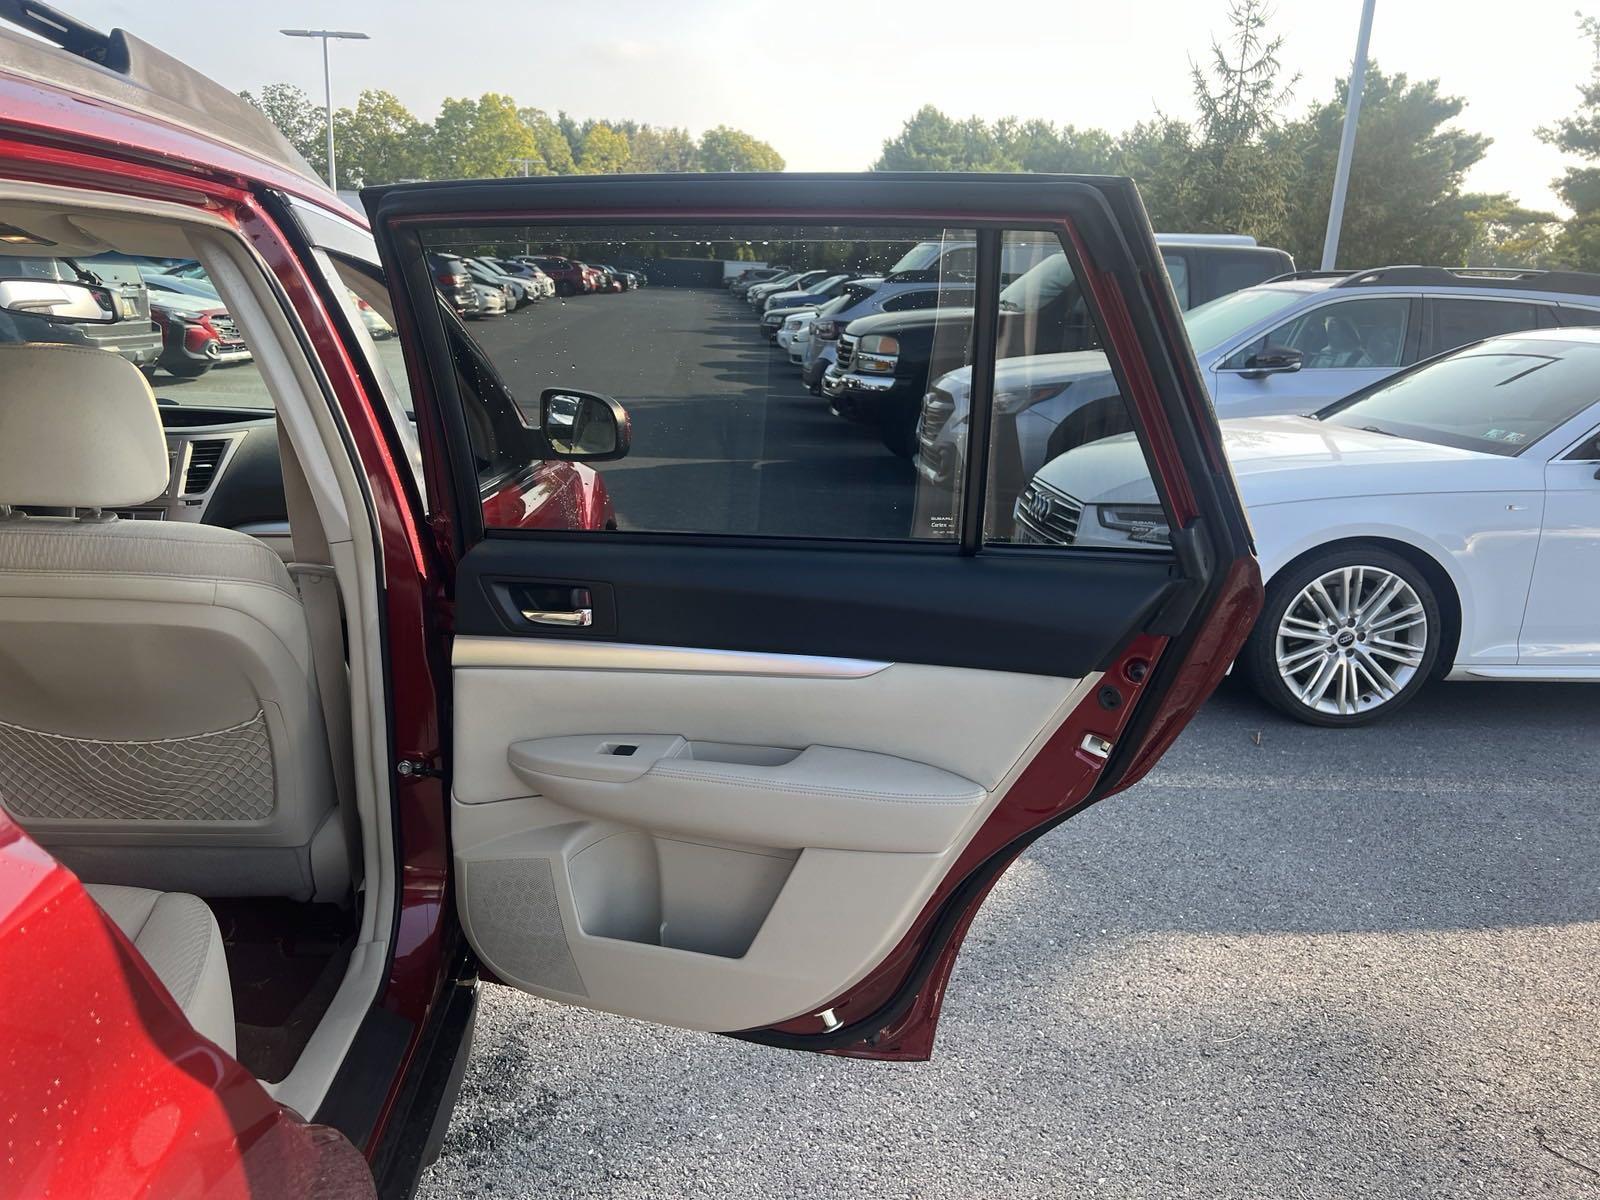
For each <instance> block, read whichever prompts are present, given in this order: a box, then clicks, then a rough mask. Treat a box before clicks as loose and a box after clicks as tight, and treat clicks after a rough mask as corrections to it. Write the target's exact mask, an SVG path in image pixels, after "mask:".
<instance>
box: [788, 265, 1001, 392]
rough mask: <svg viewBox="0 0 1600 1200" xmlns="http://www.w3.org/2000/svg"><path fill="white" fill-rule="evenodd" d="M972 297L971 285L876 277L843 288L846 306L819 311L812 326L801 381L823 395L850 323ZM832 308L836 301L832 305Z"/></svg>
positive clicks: (811, 389)
mask: <svg viewBox="0 0 1600 1200" xmlns="http://www.w3.org/2000/svg"><path fill="white" fill-rule="evenodd" d="M971 295H972V285H971V284H970V283H947V284H936V283H917V282H914V281H907V280H897V281H895V282H892V283H891V282H889V281H888V280H886V279H882V278H879V277H877V276H870V277H868V278H866V279H860V280H857V281H855V282H854V283H850V284H847V285H846V286H845V291H844V296H843V297H841V299H843V300H844V301H845V303H843V304H841V305H839V306H838V307H834V304H829V305H827V306H825V307H826V308H827V309H828V310H829V311H826V312H824V311H819V312H818V313H817V320H816V321H815V322H814V323H813V324H812V327H811V336H810V339H809V341H808V343H807V346H806V356H805V358H804V360H803V361H802V362H801V363H800V377H801V379H802V381H803V382H804V383H805V385H806V387H807V388H808V389H810V391H811V392H812V394H813V395H817V396H820V395H822V377H823V375H825V374H826V373H827V370H828V368H829V367H831V366H833V365H834V364H835V363H837V362H838V361H839V339H840V337H842V336H843V334H844V331H845V329H846V328H847V327H848V326H849V324H850V322H851V321H854V320H858V319H859V318H861V317H870V316H875V315H876V314H878V313H885V312H916V311H920V310H922V309H925V308H934V307H936V306H937V305H939V304H940V303H950V302H955V303H958V304H959V303H961V302H962V301H963V300H965V299H966V298H967V297H970V296H971ZM834 303H835V304H836V303H837V301H835V302H834Z"/></svg>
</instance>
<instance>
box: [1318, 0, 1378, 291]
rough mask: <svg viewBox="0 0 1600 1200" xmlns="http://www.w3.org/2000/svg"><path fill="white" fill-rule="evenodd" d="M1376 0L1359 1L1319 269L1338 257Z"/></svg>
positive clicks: (1328, 267)
mask: <svg viewBox="0 0 1600 1200" xmlns="http://www.w3.org/2000/svg"><path fill="white" fill-rule="evenodd" d="M1377 3H1378V0H1362V5H1361V26H1360V28H1359V29H1358V30H1357V32H1356V59H1355V64H1354V65H1353V66H1352V67H1351V68H1350V88H1349V90H1348V91H1347V92H1346V93H1345V105H1344V132H1343V133H1342V134H1340V136H1339V160H1338V162H1337V163H1335V164H1334V168H1333V199H1332V200H1331V201H1330V202H1329V204H1328V232H1327V233H1326V234H1325V235H1323V238H1322V269H1323V270H1324V271H1331V270H1333V265H1334V262H1335V261H1336V260H1337V259H1338V257H1339V231H1340V229H1341V227H1342V226H1343V225H1344V198H1345V194H1346V193H1347V192H1348V191H1349V189H1350V160H1351V159H1352V158H1354V157H1355V153H1356V122H1357V121H1358V120H1360V118H1361V89H1362V87H1363V86H1364V85H1365V84H1366V81H1367V43H1368V42H1369V41H1371V40H1372V10H1373V8H1375V7H1376V6H1377Z"/></svg>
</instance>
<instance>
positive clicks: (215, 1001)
mask: <svg viewBox="0 0 1600 1200" xmlns="http://www.w3.org/2000/svg"><path fill="white" fill-rule="evenodd" d="M84 890H85V891H86V892H88V893H89V895H90V896H91V897H92V898H93V900H94V902H95V903H96V904H98V905H99V906H100V908H101V909H102V910H103V911H104V912H105V914H106V916H108V917H110V918H111V920H112V921H113V923H115V925H116V926H117V928H118V929H120V930H122V932H123V934H124V935H125V936H126V937H127V939H128V940H129V941H130V942H132V943H133V948H134V949H135V950H137V951H138V952H139V953H140V954H141V955H142V956H143V957H144V960H145V962H147V963H148V964H150V969H151V970H152V971H154V972H155V975H156V978H157V979H159V980H161V982H162V983H164V984H165V985H166V987H167V991H169V992H171V993H172V998H173V999H174V1000H176V1001H177V1002H178V1007H179V1008H181V1009H182V1010H183V1015H184V1016H186V1017H188V1018H189V1024H191V1025H193V1026H194V1027H195V1029H196V1030H198V1031H199V1032H200V1033H201V1034H203V1035H204V1036H206V1037H208V1038H210V1039H211V1040H212V1041H213V1042H215V1043H216V1044H217V1045H218V1046H220V1047H221V1048H222V1049H224V1050H226V1051H227V1052H228V1053H229V1054H232V1053H234V1049H235V1047H234V1025H233V991H232V988H231V985H230V983H229V979H228V960H227V957H226V955H225V953H224V951H223V948H222V932H221V930H219V929H218V928H217V919H216V917H214V916H212V915H211V910H210V909H209V908H207V907H206V905H205V901H203V900H201V899H199V898H198V897H195V896H185V895H183V894H182V893H180V892H152V891H150V890H149V889H147V888H130V887H117V886H115V885H114V884H102V883H88V884H85V885H84Z"/></svg>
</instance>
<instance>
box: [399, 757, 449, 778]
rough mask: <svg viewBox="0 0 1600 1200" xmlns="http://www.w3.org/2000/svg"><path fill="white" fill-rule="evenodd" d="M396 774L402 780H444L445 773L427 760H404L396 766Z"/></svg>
mask: <svg viewBox="0 0 1600 1200" xmlns="http://www.w3.org/2000/svg"><path fill="white" fill-rule="evenodd" d="M394 773H395V774H396V775H398V776H400V778H402V779H443V778H444V772H443V771H442V770H441V769H440V768H438V767H436V766H433V765H432V764H431V763H429V762H428V761H427V760H425V759H421V758H402V759H401V760H400V761H399V762H397V763H395V764H394Z"/></svg>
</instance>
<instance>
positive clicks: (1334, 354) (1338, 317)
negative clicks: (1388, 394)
mask: <svg viewBox="0 0 1600 1200" xmlns="http://www.w3.org/2000/svg"><path fill="white" fill-rule="evenodd" d="M1410 319H1411V301H1410V300H1408V299H1406V298H1405V297H1404V296H1372V297H1368V298H1366V299H1360V300H1341V301H1338V302H1337V303H1333V304H1323V305H1319V306H1318V307H1316V308H1313V309H1311V310H1310V311H1309V312H1307V313H1304V314H1302V315H1301V316H1299V317H1296V318H1295V319H1294V320H1292V321H1290V322H1288V323H1287V324H1285V325H1280V326H1279V327H1278V328H1277V329H1274V330H1273V331H1272V332H1271V333H1269V334H1267V335H1266V337H1264V338H1261V339H1258V340H1257V341H1256V342H1254V343H1252V344H1251V345H1250V346H1247V347H1246V348H1245V349H1244V350H1242V351H1240V352H1239V353H1238V354H1235V355H1234V356H1233V357H1232V358H1230V359H1228V361H1227V362H1226V363H1224V364H1223V365H1224V366H1225V367H1228V368H1230V369H1243V368H1245V367H1247V366H1248V365H1249V359H1250V358H1251V357H1252V356H1253V355H1255V354H1256V353H1258V352H1259V351H1261V350H1262V349H1264V348H1265V347H1267V346H1282V347H1284V348H1286V349H1289V350H1298V351H1300V354H1301V359H1302V361H1301V366H1302V368H1303V369H1305V370H1361V369H1371V368H1375V367H1377V368H1382V367H1398V366H1399V365H1400V360H1401V357H1402V355H1403V354H1404V353H1405V345H1406V327H1407V325H1408V324H1409V323H1410Z"/></svg>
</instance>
